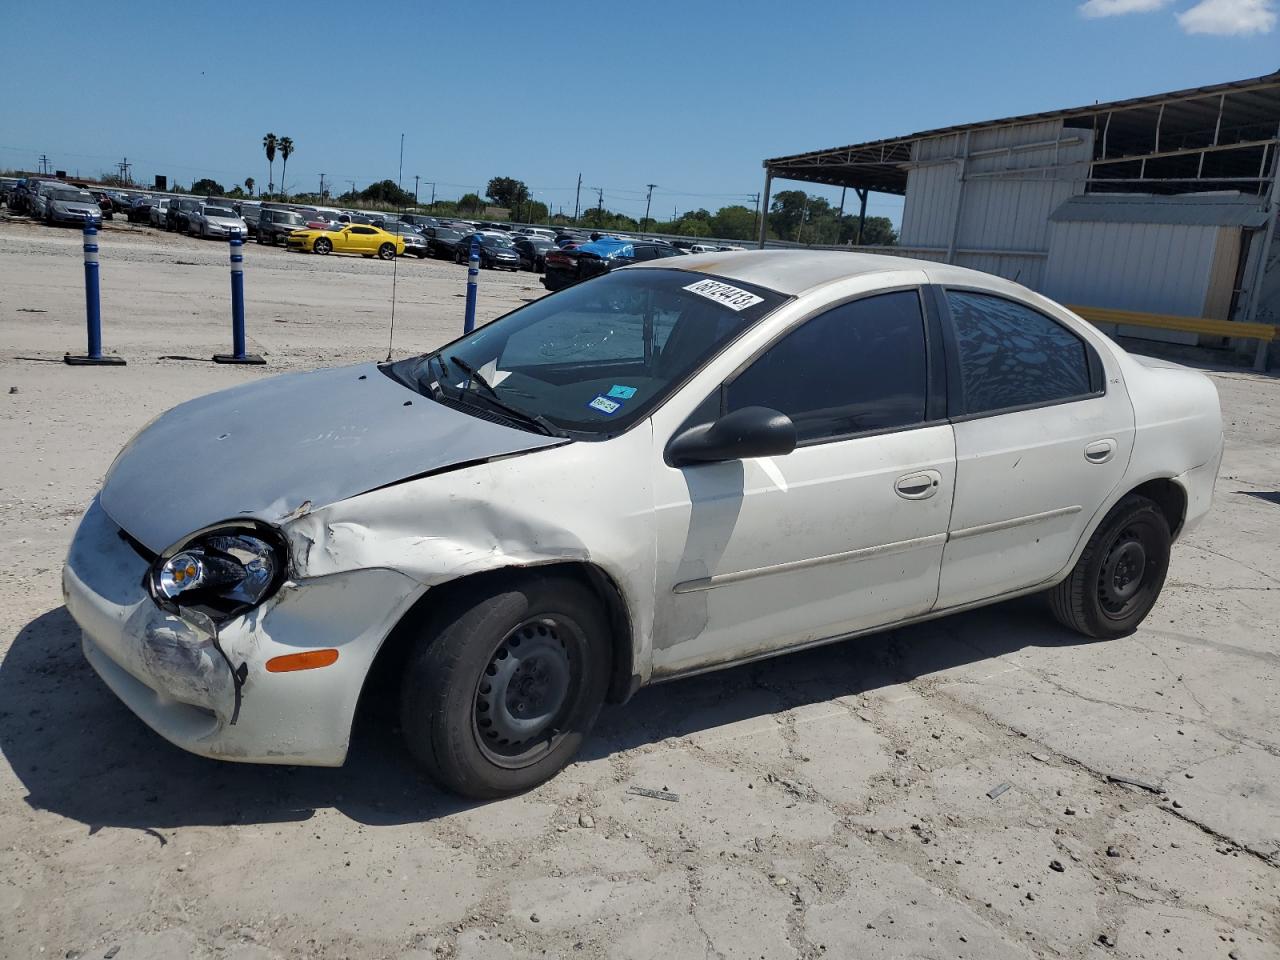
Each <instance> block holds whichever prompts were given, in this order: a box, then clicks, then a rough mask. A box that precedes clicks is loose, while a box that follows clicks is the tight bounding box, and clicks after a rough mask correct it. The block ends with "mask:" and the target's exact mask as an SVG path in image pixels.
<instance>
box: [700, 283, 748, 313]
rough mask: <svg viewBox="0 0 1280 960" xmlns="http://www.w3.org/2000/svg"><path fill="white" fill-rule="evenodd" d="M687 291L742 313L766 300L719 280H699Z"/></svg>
mask: <svg viewBox="0 0 1280 960" xmlns="http://www.w3.org/2000/svg"><path fill="white" fill-rule="evenodd" d="M685 289H686V290H688V291H689V292H690V293H696V294H697V295H698V296H700V297H706V298H707V299H708V300H714V301H715V302H716V303H719V304H723V305H724V306H726V307H728V308H729V309H730V310H734V311H742V310H745V309H747V307H754V306H755V305H756V304H757V303H760V302H761V301H762V300H763V299H764V297H757V296H756V295H755V294H754V293H751V292H750V291H748V290H741V289H739V288H738V287H734V286H731V285H730V284H727V283H721V282H720V281H719V280H699V281H698V282H697V283H691V284H689V285H688V286H687V287H685Z"/></svg>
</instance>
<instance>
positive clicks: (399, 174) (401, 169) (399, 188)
mask: <svg viewBox="0 0 1280 960" xmlns="http://www.w3.org/2000/svg"><path fill="white" fill-rule="evenodd" d="M403 179H404V134H403V133H402V134H400V172H399V173H397V174H396V189H398V190H403V189H404V188H403V187H402V186H401V185H400V181H401V180H403Z"/></svg>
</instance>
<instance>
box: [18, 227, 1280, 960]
mask: <svg viewBox="0 0 1280 960" xmlns="http://www.w3.org/2000/svg"><path fill="white" fill-rule="evenodd" d="M247 253H248V259H249V271H248V274H247V276H246V289H247V303H248V323H249V330H250V349H251V350H254V351H256V352H259V353H262V354H263V355H264V356H265V357H266V358H267V360H268V362H269V364H268V366H267V367H265V368H261V367H259V368H245V367H221V366H215V365H213V364H212V363H209V362H208V361H207V360H205V359H203V358H207V357H209V356H210V355H211V354H213V353H215V352H223V351H225V350H227V349H228V346H229V342H230V332H229V329H228V328H229V322H228V313H229V306H228V302H229V297H228V293H227V286H228V281H227V268H226V259H227V258H226V254H227V250H226V247H225V246H224V245H222V244H220V243H213V242H208V243H205V242H201V241H196V240H190V239H187V238H183V237H174V236H170V235H165V234H163V233H160V232H157V231H152V230H149V229H147V228H144V227H129V226H127V225H123V224H114V225H108V229H107V230H106V231H105V232H104V234H103V237H102V278H103V298H102V299H103V317H104V325H105V334H104V337H105V342H106V347H107V350H108V352H113V353H119V354H121V355H123V356H125V357H126V358H127V359H128V361H129V365H128V366H127V367H124V368H115V369H90V368H70V367H66V366H64V365H63V364H62V363H61V362H56V361H58V360H59V358H60V357H61V355H62V353H63V352H65V351H72V352H79V351H80V350H81V349H82V348H83V346H84V328H83V297H82V286H81V283H82V279H81V278H82V271H81V266H80V252H79V235H78V234H77V233H76V232H75V231H70V230H53V229H46V228H42V227H36V226H33V225H31V224H27V223H24V222H21V221H16V220H15V221H10V220H5V219H3V218H0V322H2V323H3V329H4V331H5V337H4V339H3V342H0V373H2V376H0V395H4V396H5V400H4V403H5V406H4V408H3V414H2V415H0V416H2V419H0V423H2V424H3V441H4V444H3V448H4V456H3V457H2V458H0V506H2V507H3V510H2V511H0V543H3V546H4V557H3V559H2V560H0V752H2V753H3V760H0V956H3V957H15V958H16V957H22V958H27V957H36V956H56V957H76V956H80V957H86V958H89V957H103V956H111V955H113V953H112V951H116V952H115V953H114V956H116V957H117V958H118V960H137V958H157V960H159V958H171V957H192V958H212V957H222V958H237V960H249V958H255V960H257V958H264V960H265V958H283V957H287V958H301V957H324V958H337V957H353V958H354V957H359V958H382V957H387V958H435V957H466V958H505V957H544V956H552V957H560V956H572V957H588V958H604V957H610V958H612V957H637V958H639V957H657V956H661V957H664V958H682V957H726V958H738V957H741V958H759V957H762V958H775V957H776V958H790V957H804V958H816V957H824V956H825V957H848V958H859V960H862V958H899V957H928V958H950V957H956V958H962V957H968V958H980V960H998V958H1005V957H1009V958H1015V957H1071V958H1086V957H1104V956H1115V957H1129V958H1165V957H1186V958H1195V960H1200V958H1218V957H1221V958H1237V960H1241V958H1248V960H1256V958H1280V684H1278V683H1277V680H1278V679H1280V654H1278V652H1277V641H1278V639H1280V592H1277V591H1278V590H1280V522H1278V521H1280V481H1278V478H1280V469H1277V468H1278V467H1280V456H1278V454H1277V450H1278V449H1280V447H1278V446H1277V444H1278V443H1280V381H1278V380H1277V379H1275V378H1273V377H1266V376H1260V375H1256V374H1252V373H1247V372H1242V371H1238V370H1222V371H1216V372H1213V376H1214V379H1215V381H1216V383H1217V386H1218V389H1219V391H1220V393H1221V396H1222V400H1223V404H1224V409H1225V411H1226V414H1227V424H1228V426H1227V453H1226V459H1225V461H1224V463H1223V467H1222V476H1221V478H1220V480H1219V483H1218V490H1217V503H1216V508H1215V511H1214V513H1213V514H1212V515H1211V516H1210V518H1209V520H1208V521H1206V523H1205V524H1204V525H1203V526H1202V527H1201V529H1199V530H1198V531H1196V532H1195V533H1194V534H1193V535H1192V536H1190V537H1189V538H1188V539H1187V540H1186V541H1184V542H1182V543H1180V544H1179V545H1178V546H1177V548H1176V550H1175V554H1174V561H1173V565H1172V568H1171V570H1170V575H1169V582H1168V585H1167V586H1166V588H1165V593H1164V596H1163V599H1162V600H1161V602H1160V604H1159V605H1158V606H1157V608H1156V610H1155V611H1154V613H1153V614H1152V616H1151V617H1150V618H1149V620H1148V622H1147V624H1146V625H1144V627H1143V628H1142V629H1141V630H1139V631H1138V632H1137V633H1136V634H1134V635H1133V636H1131V637H1128V638H1126V639H1123V640H1118V641H1113V642H1110V643H1093V642H1088V641H1085V640H1083V639H1082V638H1080V637H1078V636H1075V635H1074V634H1070V633H1067V632H1065V631H1063V630H1061V629H1059V628H1057V627H1056V626H1055V625H1054V624H1053V623H1052V621H1051V620H1050V619H1049V618H1048V617H1047V614H1046V612H1045V611H1044V609H1043V608H1042V607H1041V606H1040V605H1039V604H1038V603H1037V602H1035V601H1031V600H1024V601H1018V602H1014V603H1008V604H1003V605H1000V606H996V607H991V608H989V609H986V610H982V611H977V612H974V613H969V614H963V615H959V616H955V617H952V618H949V619H945V620H940V621H937V622H934V623H930V624H927V625H923V626H917V627H912V628H909V629H903V630H895V631H888V632H885V633H882V634H879V635H876V636H872V637H867V638H863V639H860V640H856V641H851V642H848V643H843V644H838V645H834V646H831V647H827V648H824V649H820V650H813V651H808V652H805V653H801V654H796V655H793V656H790V657H783V658H779V659H776V660H772V661H766V662H763V663H758V664H753V665H750V666H745V667H739V668H734V669H730V670H726V671H723V672H720V673H717V674H712V675H708V676H704V677H699V678H695V679H690V680H686V681H680V682H676V683H672V684H669V685H666V686H662V687H656V688H653V689H650V690H645V691H642V692H641V693H640V694H638V695H637V696H636V698H635V699H634V700H633V701H632V702H631V703H630V704H628V705H626V706H623V707H613V708H609V709H607V710H606V711H605V713H604V715H603V717H602V721H601V724H600V728H599V730H598V733H597V734H596V736H594V737H593V738H592V740H591V741H590V742H589V744H588V747H587V749H586V752H585V754H584V756H583V757H582V758H581V760H580V761H579V762H578V763H576V764H575V765H574V766H572V767H571V768H570V769H568V770H567V771H565V773H564V774H563V775H561V776H560V777H558V778H557V779H555V780H554V781H552V782H551V783H549V784H547V785H545V786H544V787H542V788H540V789H538V790H536V791H533V792H532V793H530V794H528V795H525V796H522V797H519V798H516V799H512V800H505V801H501V802H497V803H490V804H481V805H476V804H470V803H463V802H461V801H458V800H457V799H455V798H453V797H451V796H448V795H445V794H442V793H440V792H438V791H437V790H435V789H434V788H433V787H432V786H431V785H430V784H429V783H427V782H426V781H424V780H423V779H422V777H421V776H420V775H419V774H418V773H417V772H416V771H415V769H414V768H413V767H412V765H411V764H410V762H409V760H408V758H407V756H406V754H405V752H404V751H403V749H402V748H401V746H400V744H399V740H398V733H397V731H396V730H395V729H394V724H393V720H392V719H390V718H388V717H387V716H385V715H383V714H380V713H379V712H378V711H373V712H372V713H371V714H370V715H369V716H368V717H362V719H361V722H360V724H359V726H358V728H357V735H356V740H355V744H354V747H353V751H352V756H351V759H350V761H349V762H348V764H347V766H346V767H344V768H342V769H338V770H322V769H304V768H285V767H260V766H237V765H233V764H225V763H217V762H214V761H208V760H203V759H200V758H197V757H193V756H189V755H187V754H185V753H182V752H181V751H178V750H177V749H175V748H172V747H170V746H169V745H167V744H166V743H164V742H163V741H162V740H160V738H158V737H157V736H155V735H154V734H152V733H151V732H150V731H149V730H148V729H146V728H145V727H144V726H143V725H142V723H141V722H140V721H138V720H136V719H135V718H134V717H133V716H132V714H130V713H129V712H128V710H126V709H125V707H124V706H122V705H121V704H120V703H119V702H118V701H117V700H116V699H115V697H114V696H112V695H111V694H110V693H109V692H108V691H107V690H106V688H105V687H104V686H103V685H102V684H101V683H100V682H99V681H98V679H97V678H96V677H95V676H94V675H93V673H92V671H91V670H90V669H89V668H88V666H87V665H86V664H85V663H84V662H83V660H82V658H81V656H80V653H79V650H78V646H77V633H76V630H75V628H74V626H73V624H72V622H71V620H70V618H69V617H68V616H67V614H66V611H65V610H64V609H63V607H62V604H61V599H60V588H59V567H60V564H61V562H62V558H63V555H64V553H65V551H66V546H67V543H68V541H69V539H70V536H71V533H72V531H73V528H74V525H75V523H76V520H77V517H78V516H79V513H80V512H81V511H82V509H83V508H84V505H85V504H86V503H87V502H88V500H89V498H90V497H91V496H92V494H93V491H94V490H95V488H96V487H97V485H98V484H99V482H100V480H101V477H102V475H103V473H104V471H105V470H106V468H107V466H108V465H109V464H110V462H111V459H112V457H113V456H114V455H115V453H116V451H117V450H118V449H119V447H120V446H121V445H122V444H123V443H124V442H125V441H126V440H127V439H128V438H129V437H130V436H131V435H132V434H133V433H134V432H135V431H136V430H137V429H138V428H139V427H140V426H142V425H143V424H144V423H146V422H147V421H148V420H149V419H150V418H151V417H153V416H155V415H156V414H157V413H159V412H160V411H162V410H164V409H166V408H167V407H170V406H172V405H174V404H176V403H178V402H180V401H182V400H185V399H187V398H189V397H192V396H196V395H199V394H202V393H206V392H208V391H211V390H215V389H218V388H221V387H224V386H228V385H231V384H234V383H238V382H242V381H244V380H247V379H250V378H253V377H258V376H264V375H268V374H270V373H273V372H278V371H281V370H289V369H297V368H308V367H313V366H317V365H323V364H337V363H348V362H352V361H355V360H362V359H369V358H377V359H380V358H382V357H384V356H385V355H386V352H387V334H388V322H389V314H390V310H389V300H390V293H391V285H392V268H391V265H390V264H385V263H381V262H378V261H366V260H361V259H359V258H347V257H336V256H330V257H328V258H321V257H315V256H303V255H299V254H289V253H286V252H285V251H282V250H271V249H266V248H262V247H258V246H253V245H251V246H250V247H248V250H247ZM464 282H465V270H464V269H463V268H461V267H457V266H455V265H453V264H443V263H437V262H434V261H421V262H420V261H417V260H411V261H404V262H401V263H400V264H399V267H398V270H397V276H396V286H397V295H398V296H397V301H398V302H397V308H396V326H397V330H396V341H395V349H394V352H395V354H396V355H404V354H408V353H410V352H416V351H419V350H422V349H424V348H427V347H430V346H433V345H435V344H437V343H439V342H441V341H443V340H444V339H446V338H448V337H450V336H452V335H453V334H454V333H456V332H457V331H458V329H459V328H460V326H461V315H462V300H461V296H462V294H463V291H464ZM482 284H483V285H482V290H481V299H480V304H481V307H480V314H481V318H482V319H485V320H487V319H491V318H492V317H494V316H497V315H499V314H501V313H503V312H505V311H506V310H508V309H510V308H511V307H513V306H517V305H518V304H519V303H520V302H521V301H522V300H524V299H527V298H530V297H536V296H538V295H539V294H540V293H541V287H540V286H539V285H538V284H537V283H536V281H535V280H534V279H533V278H532V277H531V276H530V275H528V274H521V275H509V274H508V275H501V276H495V275H493V274H490V273H485V274H484V276H483V280H482ZM166 355H180V356H186V357H196V358H201V359H196V360H168V359H163V357H165V356H166ZM42 361H55V362H42ZM1112 777H1122V778H1128V779H1131V780H1134V781H1138V782H1140V783H1145V784H1149V785H1151V786H1153V787H1156V788H1158V789H1159V791H1160V792H1153V791H1152V790H1149V789H1146V788H1144V787H1142V786H1130V785H1126V784H1125V783H1123V782H1116V781H1114V780H1112V779H1110V778H1112ZM632 786H639V787H647V788H658V789H667V790H669V791H672V792H674V793H676V794H677V795H678V798H679V799H678V800H676V801H674V802H672V801H666V800H660V799H651V798H647V797H642V796H636V795H633V794H630V793H628V788H629V787H632ZM1006 786H1007V789H1005V790H1004V792H999V791H1000V789H1001V788H1004V787H1006Z"/></svg>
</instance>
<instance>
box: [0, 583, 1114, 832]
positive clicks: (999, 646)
mask: <svg viewBox="0 0 1280 960" xmlns="http://www.w3.org/2000/svg"><path fill="white" fill-rule="evenodd" d="M1087 643H1089V641H1087V640H1085V639H1084V638H1082V637H1080V636H1077V635H1076V634H1073V633H1070V632H1068V631H1065V630H1063V629H1062V628H1060V627H1058V626H1057V625H1056V624H1055V623H1053V622H1052V620H1051V619H1050V618H1049V617H1048V615H1047V612H1046V611H1045V609H1044V606H1043V604H1041V603H1039V602H1037V601H1035V600H1020V601H1012V602H1009V603H1005V604H1000V605H998V606H994V607H990V608H987V609H985V610H980V611H975V612H972V613H966V614H959V615H956V616H953V617H949V618H945V619H942V620H937V621H933V622H932V623H928V624H921V625H918V626H915V627H907V628H901V629H897V630H892V631H887V632H884V633H878V634H873V635H870V636H865V637H862V638H858V639H854V640H849V641H845V642H842V643H837V644H831V645H828V646H823V647H818V648H814V649H810V650H805V651H800V652H797V653H793V654H790V655H788V656H784V657H777V658H773V659H769V660H763V661H759V662H756V663H752V664H746V665H742V666H738V667H733V668H729V669H726V670H722V671H717V672H715V673H711V674H705V675H702V676H698V677H691V678H687V679H684V680H677V681H673V682H671V683H668V684H660V685H656V686H653V687H650V688H647V689H644V690H641V691H640V692H639V693H638V694H637V695H636V696H635V697H634V698H633V699H632V700H631V701H630V702H629V703H628V704H625V705H622V706H611V707H607V708H606V709H605V711H604V712H603V714H602V715H601V718H600V722H599V724H598V726H597V729H596V732H595V734H594V735H593V736H592V737H591V739H590V740H589V741H588V743H587V746H586V748H585V749H584V751H583V755H582V757H581V759H583V760H592V759H598V758H601V757H605V756H608V755H610V754H613V753H616V752H619V751H623V750H627V749H630V748H632V747H636V746H639V745H642V744H647V743H656V742H660V741H663V740H668V739H671V738H678V737H682V736H686V735H689V734H692V733H695V732H698V731H707V730H714V729H715V728H717V727H721V726H724V725H726V724H731V723H735V722H737V721H741V720H745V719H749V718H751V717H754V716H761V715H768V714H772V713H775V712H777V711H780V710H785V709H790V708H794V707H797V706H801V705H805V704H811V703H822V702H826V701H830V700H832V699H833V698H836V697H843V696H851V695H857V694H859V693H863V692H866V691H869V690H874V689H877V688H880V687H883V686H886V685H891V684H895V683H902V682H904V681H908V680H911V679H913V678H914V677H917V676H922V675H928V674H931V673H934V672H937V671H940V670H945V669H947V668H949V667H954V666H958V665H961V664H964V663H969V662H973V661H978V660H984V659H988V658H991V657H996V656H999V655H1001V654H1004V653H1009V652H1012V651H1015V650H1019V649H1022V648H1025V647H1029V646H1040V647H1061V646H1072V645H1085V644H1087ZM388 693H391V691H388ZM365 700H366V701H367V702H372V704H373V706H372V708H368V709H363V710H362V712H361V716H360V718H359V719H358V721H357V724H356V731H355V735H354V737H353V742H352V748H351V753H350V756H349V757H348V760H347V764H346V766H344V767H342V768H340V769H326V768H315V767H282V766H267V765H253V764H237V763H227V762H220V761H215V760H206V759H204V758H201V757H196V756H193V755H191V754H188V753H186V752H185V751H182V750H179V749H178V748H177V747H174V746H171V745H170V744H169V743H167V742H166V741H164V740H163V739H161V738H160V737H159V736H158V735H156V734H154V733H153V732H151V730H150V729H148V728H147V727H146V726H145V725H144V724H143V723H142V721H140V720H138V719H137V718H136V717H134V715H133V714H132V713H130V711H129V710H128V709H127V708H126V707H125V706H124V705H123V704H122V703H121V702H120V701H119V700H117V699H116V697H115V695H114V694H112V693H111V692H110V690H108V689H107V687H106V686H105V685H104V684H103V683H102V682H101V681H100V680H99V679H98V677H97V676H96V675H95V674H94V673H93V670H92V669H91V668H90V667H89V666H88V664H87V663H86V662H85V661H84V658H83V656H82V655H81V653H80V649H79V630H78V628H77V627H76V625H75V623H74V622H73V621H72V620H71V617H70V616H69V614H68V613H67V611H66V608H65V607H58V608H57V609H54V610H51V611H49V612H48V613H44V614H42V615H41V616H39V617H37V618H36V619H35V620H32V621H31V622H30V623H29V624H27V625H26V626H25V627H24V628H23V629H22V630H21V632H20V633H19V634H18V636H17V638H16V639H15V640H14V642H13V644H12V646H11V647H10V649H9V652H8V655H7V656H6V657H5V658H4V660H3V662H2V663H0V752H3V754H4V756H5V758H6V759H7V761H8V763H9V765H10V767H11V768H12V769H13V771H14V773H15V775H16V776H17V777H18V779H19V780H20V781H21V783H22V784H23V786H24V787H25V789H26V797H25V800H26V802H27V803H28V804H30V805H31V806H32V807H35V808H38V809H44V810H48V811H51V812H53V813H56V814H59V815H61V816H64V817H69V818H71V819H73V820H76V821H79V822H81V823H84V824H86V825H87V826H89V828H90V830H91V832H92V831H94V830H97V829H99V828H101V827H104V826H110V827H129V828H134V829H138V830H143V831H149V832H156V833H157V835H158V837H159V838H160V839H163V834H160V833H159V831H162V830H164V829H168V828H173V827H184V826H197V825H229V824H252V823H281V822H290V821H300V820H306V819H308V818H309V817H311V816H312V815H313V814H314V813H315V811H316V810H317V809H323V808H334V809H337V810H338V811H340V812H341V813H343V814H344V815H346V816H348V817H350V818H351V819H353V820H355V821H357V822H360V823H363V824H369V825H385V824H400V823H409V822H420V821H424V820H430V819H434V818H437V817H440V816H445V815H448V814H451V813H454V812H457V811H460V810H465V809H468V808H469V807H471V806H474V804H472V803H469V802H467V801H463V800H460V799H458V798H456V797H454V796H452V795H451V794H448V793H446V792H444V791H442V790H440V789H438V788H436V787H435V786H434V785H433V784H432V783H431V782H430V781H429V780H427V779H426V778H425V777H424V776H423V775H422V774H421V773H420V772H419V771H418V770H417V769H416V768H415V767H414V766H413V764H412V762H411V760H410V759H409V756H408V754H407V752H406V751H405V750H404V748H403V746H402V744H401V741H400V735H399V730H398V728H397V723H396V719H395V714H394V709H393V708H391V709H388V706H387V705H388V704H394V696H375V697H366V698H365Z"/></svg>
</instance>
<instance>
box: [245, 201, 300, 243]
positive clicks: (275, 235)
mask: <svg viewBox="0 0 1280 960" xmlns="http://www.w3.org/2000/svg"><path fill="white" fill-rule="evenodd" d="M306 227H307V221H306V220H304V219H303V218H302V214H300V213H298V211H296V210H281V209H279V208H277V207H262V208H261V209H260V210H259V211H258V223H257V228H258V242H259V243H269V244H271V245H272V246H273V247H274V246H275V245H276V244H277V243H279V242H280V241H281V240H287V239H288V238H289V234H291V233H293V231H295V230H305V229H306Z"/></svg>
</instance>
